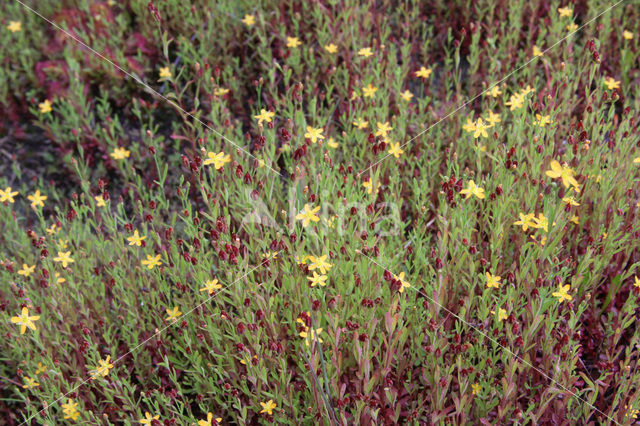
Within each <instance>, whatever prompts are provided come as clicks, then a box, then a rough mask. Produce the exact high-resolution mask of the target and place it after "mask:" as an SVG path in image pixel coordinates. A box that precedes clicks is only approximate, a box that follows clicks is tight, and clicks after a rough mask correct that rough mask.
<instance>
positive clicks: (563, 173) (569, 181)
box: [545, 160, 580, 192]
mask: <svg viewBox="0 0 640 426" xmlns="http://www.w3.org/2000/svg"><path fill="white" fill-rule="evenodd" d="M545 174H546V175H547V176H549V177H550V178H551V179H557V178H560V179H562V184H563V185H564V187H565V188H568V187H569V185H571V186H573V188H574V189H575V190H576V192H579V189H580V186H579V184H578V181H577V180H576V179H575V177H574V175H575V172H574V171H573V169H571V168H570V167H569V166H567V165H566V164H562V165H560V163H559V162H558V161H556V160H553V161H551V170H547V171H546V172H545Z"/></svg>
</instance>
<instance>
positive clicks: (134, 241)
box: [127, 229, 147, 247]
mask: <svg viewBox="0 0 640 426" xmlns="http://www.w3.org/2000/svg"><path fill="white" fill-rule="evenodd" d="M145 238H147V237H146V236H144V235H143V236H140V234H139V233H138V230H137V229H136V230H135V231H133V235H132V236H130V237H128V238H127V241H129V245H130V246H138V247H141V246H142V240H144V239H145Z"/></svg>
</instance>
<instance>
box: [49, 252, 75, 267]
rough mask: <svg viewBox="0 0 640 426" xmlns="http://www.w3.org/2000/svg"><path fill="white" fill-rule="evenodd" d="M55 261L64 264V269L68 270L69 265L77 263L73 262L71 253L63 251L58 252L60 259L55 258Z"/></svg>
mask: <svg viewBox="0 0 640 426" xmlns="http://www.w3.org/2000/svg"><path fill="white" fill-rule="evenodd" d="M53 260H54V262H60V263H62V267H63V268H66V267H67V265H68V264H69V263H73V262H75V260H73V259H72V258H71V252H70V251H64V252H63V251H59V252H58V257H54V258H53Z"/></svg>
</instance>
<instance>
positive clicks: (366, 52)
mask: <svg viewBox="0 0 640 426" xmlns="http://www.w3.org/2000/svg"><path fill="white" fill-rule="evenodd" d="M358 55H360V56H364V57H365V58H368V57H369V56H371V55H373V52H372V51H371V48H370V47H363V48H362V49H360V50H358Z"/></svg>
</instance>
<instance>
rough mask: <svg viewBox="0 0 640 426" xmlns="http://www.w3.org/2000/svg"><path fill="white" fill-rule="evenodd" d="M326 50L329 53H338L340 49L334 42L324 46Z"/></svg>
mask: <svg viewBox="0 0 640 426" xmlns="http://www.w3.org/2000/svg"><path fill="white" fill-rule="evenodd" d="M324 50H326V51H327V52H329V53H336V52H337V51H338V46H336V45H335V44H333V43H329V44H327V45H326V46H325V47H324Z"/></svg>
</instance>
